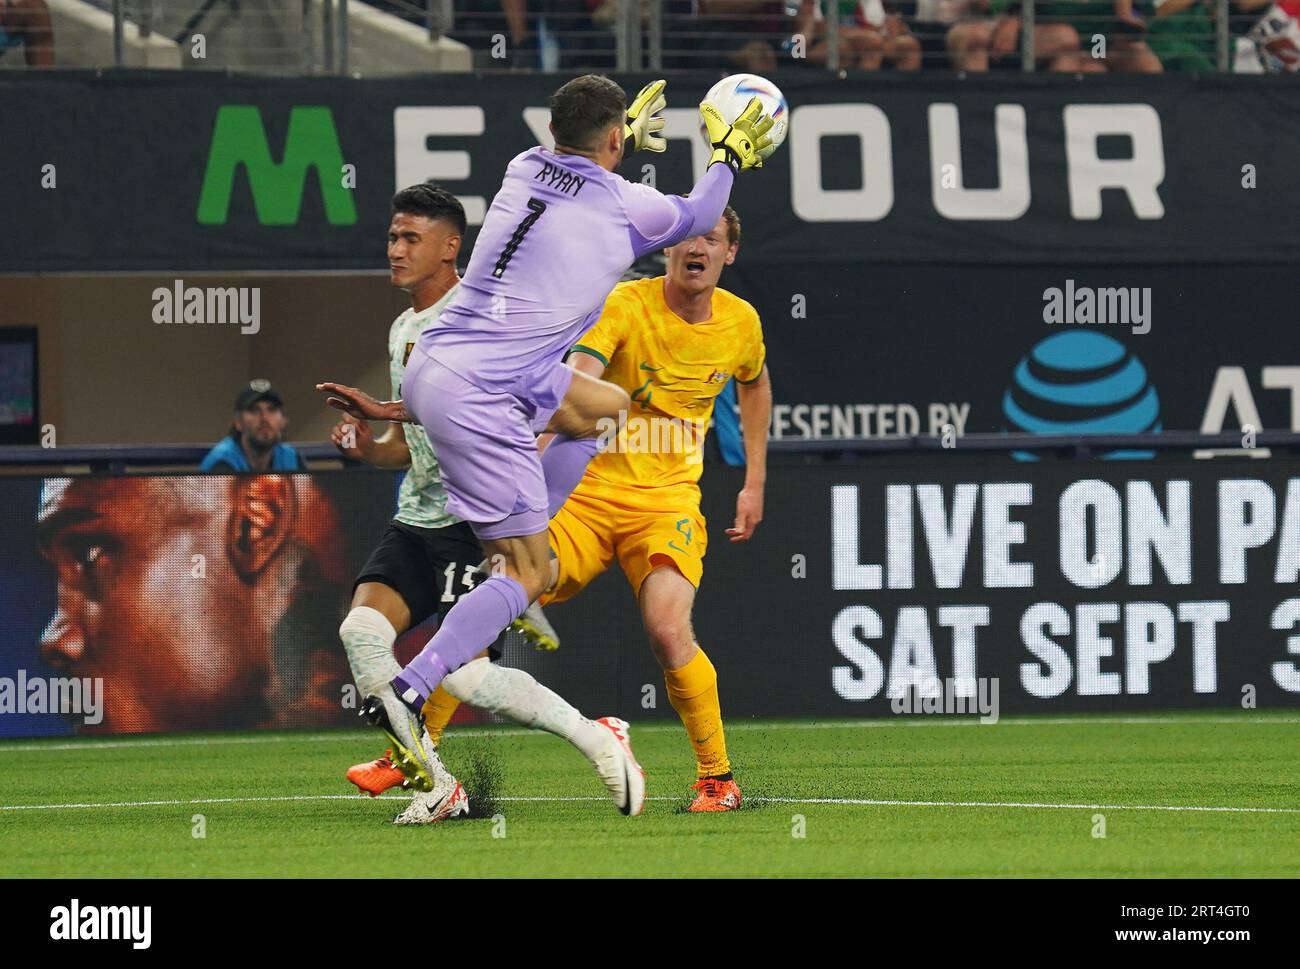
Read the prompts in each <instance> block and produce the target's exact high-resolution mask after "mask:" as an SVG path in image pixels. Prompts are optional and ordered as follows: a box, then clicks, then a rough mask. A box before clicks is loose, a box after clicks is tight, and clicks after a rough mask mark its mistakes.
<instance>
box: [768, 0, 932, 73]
mask: <svg viewBox="0 0 1300 969" xmlns="http://www.w3.org/2000/svg"><path fill="white" fill-rule="evenodd" d="M836 14H837V16H838V17H839V21H838V24H837V26H838V27H839V48H840V58H839V63H840V67H843V68H848V69H850V70H853V69H857V70H863V71H877V70H879V69H880V68H881V66H882V64H885V63H888V64H889V65H890V66H891V67H893V68H894V69H895V70H898V71H915V70H919V69H920V67H921V43H920V41H918V40H917V39H916V38H915V37H913V36H912V33H911V31H910V30H908V28H907V24H906V23H904V22H903V18H902V17H901V16H899V15H898V13H896V12H893V11H892V10H890V9H888V8H887V7H886V4H885V3H884V2H883V0H836ZM794 36H796V37H798V36H803V37H804V38H806V41H805V43H806V45H807V47H806V54H807V58H806V60H807V63H809V64H813V65H816V66H818V67H824V66H825V65H826V59H827V54H828V53H829V50H828V46H829V45H828V44H827V42H826V20H825V18H824V17H823V16H822V12H821V5H820V3H817V2H814V0H802V2H801V4H800V6H799V14H798V21H797V23H796V26H795V29H794ZM785 46H786V47H787V48H788V47H789V46H790V43H789V42H787V44H786V45H785Z"/></svg>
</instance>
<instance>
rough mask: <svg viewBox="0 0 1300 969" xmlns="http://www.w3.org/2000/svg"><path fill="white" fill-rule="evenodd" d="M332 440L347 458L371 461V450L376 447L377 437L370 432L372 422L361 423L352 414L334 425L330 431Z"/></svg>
mask: <svg viewBox="0 0 1300 969" xmlns="http://www.w3.org/2000/svg"><path fill="white" fill-rule="evenodd" d="M330 440H331V441H333V442H334V446H335V447H336V448H338V449H339V451H340V452H342V454H343V456H344V457H345V458H351V459H352V460H353V461H369V460H370V456H371V450H372V449H373V448H374V446H375V435H374V433H373V432H372V431H371V430H370V422H369V421H359V420H357V419H356V418H355V417H353V416H352V415H351V414H344V415H343V419H342V420H341V421H339V422H338V423H337V424H335V425H334V429H333V430H332V431H330Z"/></svg>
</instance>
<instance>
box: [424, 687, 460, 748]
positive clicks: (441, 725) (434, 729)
mask: <svg viewBox="0 0 1300 969" xmlns="http://www.w3.org/2000/svg"><path fill="white" fill-rule="evenodd" d="M458 706H460V701H459V700H457V699H456V698H455V697H454V696H452V695H451V694H450V693H448V692H447V691H446V690H444V689H443V688H442V684H441V683H440V684H438V689H436V690H434V691H433V692H432V693H430V694H429V699H427V700H425V701H424V729H425V730H427V731H429V739H431V740H432V741H433V743H434V745H435V746H437V744H438V743H439V741H441V740H442V732H443V730H445V729H446V727H447V724H449V723H450V722H451V715H452V714H453V713H455V712H456V708H457V707H458Z"/></svg>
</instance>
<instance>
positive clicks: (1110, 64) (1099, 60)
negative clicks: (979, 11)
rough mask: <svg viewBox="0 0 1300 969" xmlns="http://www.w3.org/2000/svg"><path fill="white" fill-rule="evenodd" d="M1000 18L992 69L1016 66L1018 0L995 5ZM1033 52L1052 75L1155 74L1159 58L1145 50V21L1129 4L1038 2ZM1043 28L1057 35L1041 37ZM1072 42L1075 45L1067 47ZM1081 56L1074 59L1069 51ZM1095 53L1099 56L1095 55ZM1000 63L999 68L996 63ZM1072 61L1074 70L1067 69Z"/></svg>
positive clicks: (997, 0)
mask: <svg viewBox="0 0 1300 969" xmlns="http://www.w3.org/2000/svg"><path fill="white" fill-rule="evenodd" d="M993 5H994V9H995V10H997V9H999V8H1002V9H1003V10H1005V12H1006V13H1008V14H1009V16H1006V17H1004V18H1003V19H1002V20H1001V21H999V23H998V24H997V25H996V26H995V28H994V31H993V50H992V53H993V59H992V60H991V62H990V66H995V67H996V66H1011V65H1018V64H1019V54H1018V53H1016V52H1017V51H1018V50H1019V47H1020V17H1019V7H1020V4H1019V0H993ZM1034 19H1035V21H1036V24H1037V26H1036V27H1035V30H1034V42H1035V53H1036V55H1037V57H1038V59H1039V61H1040V63H1041V62H1042V61H1043V60H1044V59H1045V58H1046V59H1048V61H1049V63H1050V67H1049V69H1050V70H1057V71H1069V70H1075V71H1082V72H1091V73H1097V72H1100V71H1113V72H1117V73H1124V74H1158V73H1159V72H1160V70H1161V67H1160V59H1159V58H1158V57H1156V55H1155V54H1153V53H1152V52H1151V48H1150V47H1148V46H1147V43H1146V39H1145V35H1146V22H1145V21H1144V20H1142V18H1141V17H1139V16H1138V15H1137V14H1136V13H1135V12H1134V11H1133V0H1040V2H1037V3H1035V4H1034ZM1045 27H1053V28H1055V30H1054V31H1053V32H1052V33H1050V34H1048V35H1047V36H1046V37H1044V38H1042V40H1041V43H1042V46H1039V45H1040V33H1039V31H1040V30H1041V29H1042V28H1045ZM1071 39H1072V40H1073V43H1071V42H1070V41H1071ZM1076 50H1077V51H1081V53H1080V55H1079V56H1078V57H1075V56H1072V52H1073V51H1076ZM1094 51H1098V52H1099V53H1098V54H1097V55H1096V56H1094ZM999 61H1001V62H1002V63H1001V64H999V63H998V62H999ZM1071 62H1074V63H1075V64H1076V66H1075V67H1070V66H1068V65H1069V64H1070V63H1071Z"/></svg>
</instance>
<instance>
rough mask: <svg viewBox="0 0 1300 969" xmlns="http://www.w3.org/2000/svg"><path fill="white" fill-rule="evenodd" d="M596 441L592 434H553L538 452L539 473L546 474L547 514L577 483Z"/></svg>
mask: <svg viewBox="0 0 1300 969" xmlns="http://www.w3.org/2000/svg"><path fill="white" fill-rule="evenodd" d="M599 445H600V442H599V441H598V440H597V439H596V438H594V437H565V436H564V435H563V434H557V435H555V438H554V440H552V441H551V443H550V444H548V445H547V446H546V450H545V451H543V452H542V474H544V475H545V476H546V512H547V515H548V516H549V517H551V518H554V517H555V513H556V512H557V511H559V510H560V506H561V505H563V504H564V503H565V502H566V501H568V500H569V495H570V494H572V493H573V489H574V488H576V487H578V482H579V481H581V480H582V475H583V472H585V471H586V470H587V465H588V464H590V463H591V459H592V458H594V457H595V456H596V451H597V449H598V447H599Z"/></svg>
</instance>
